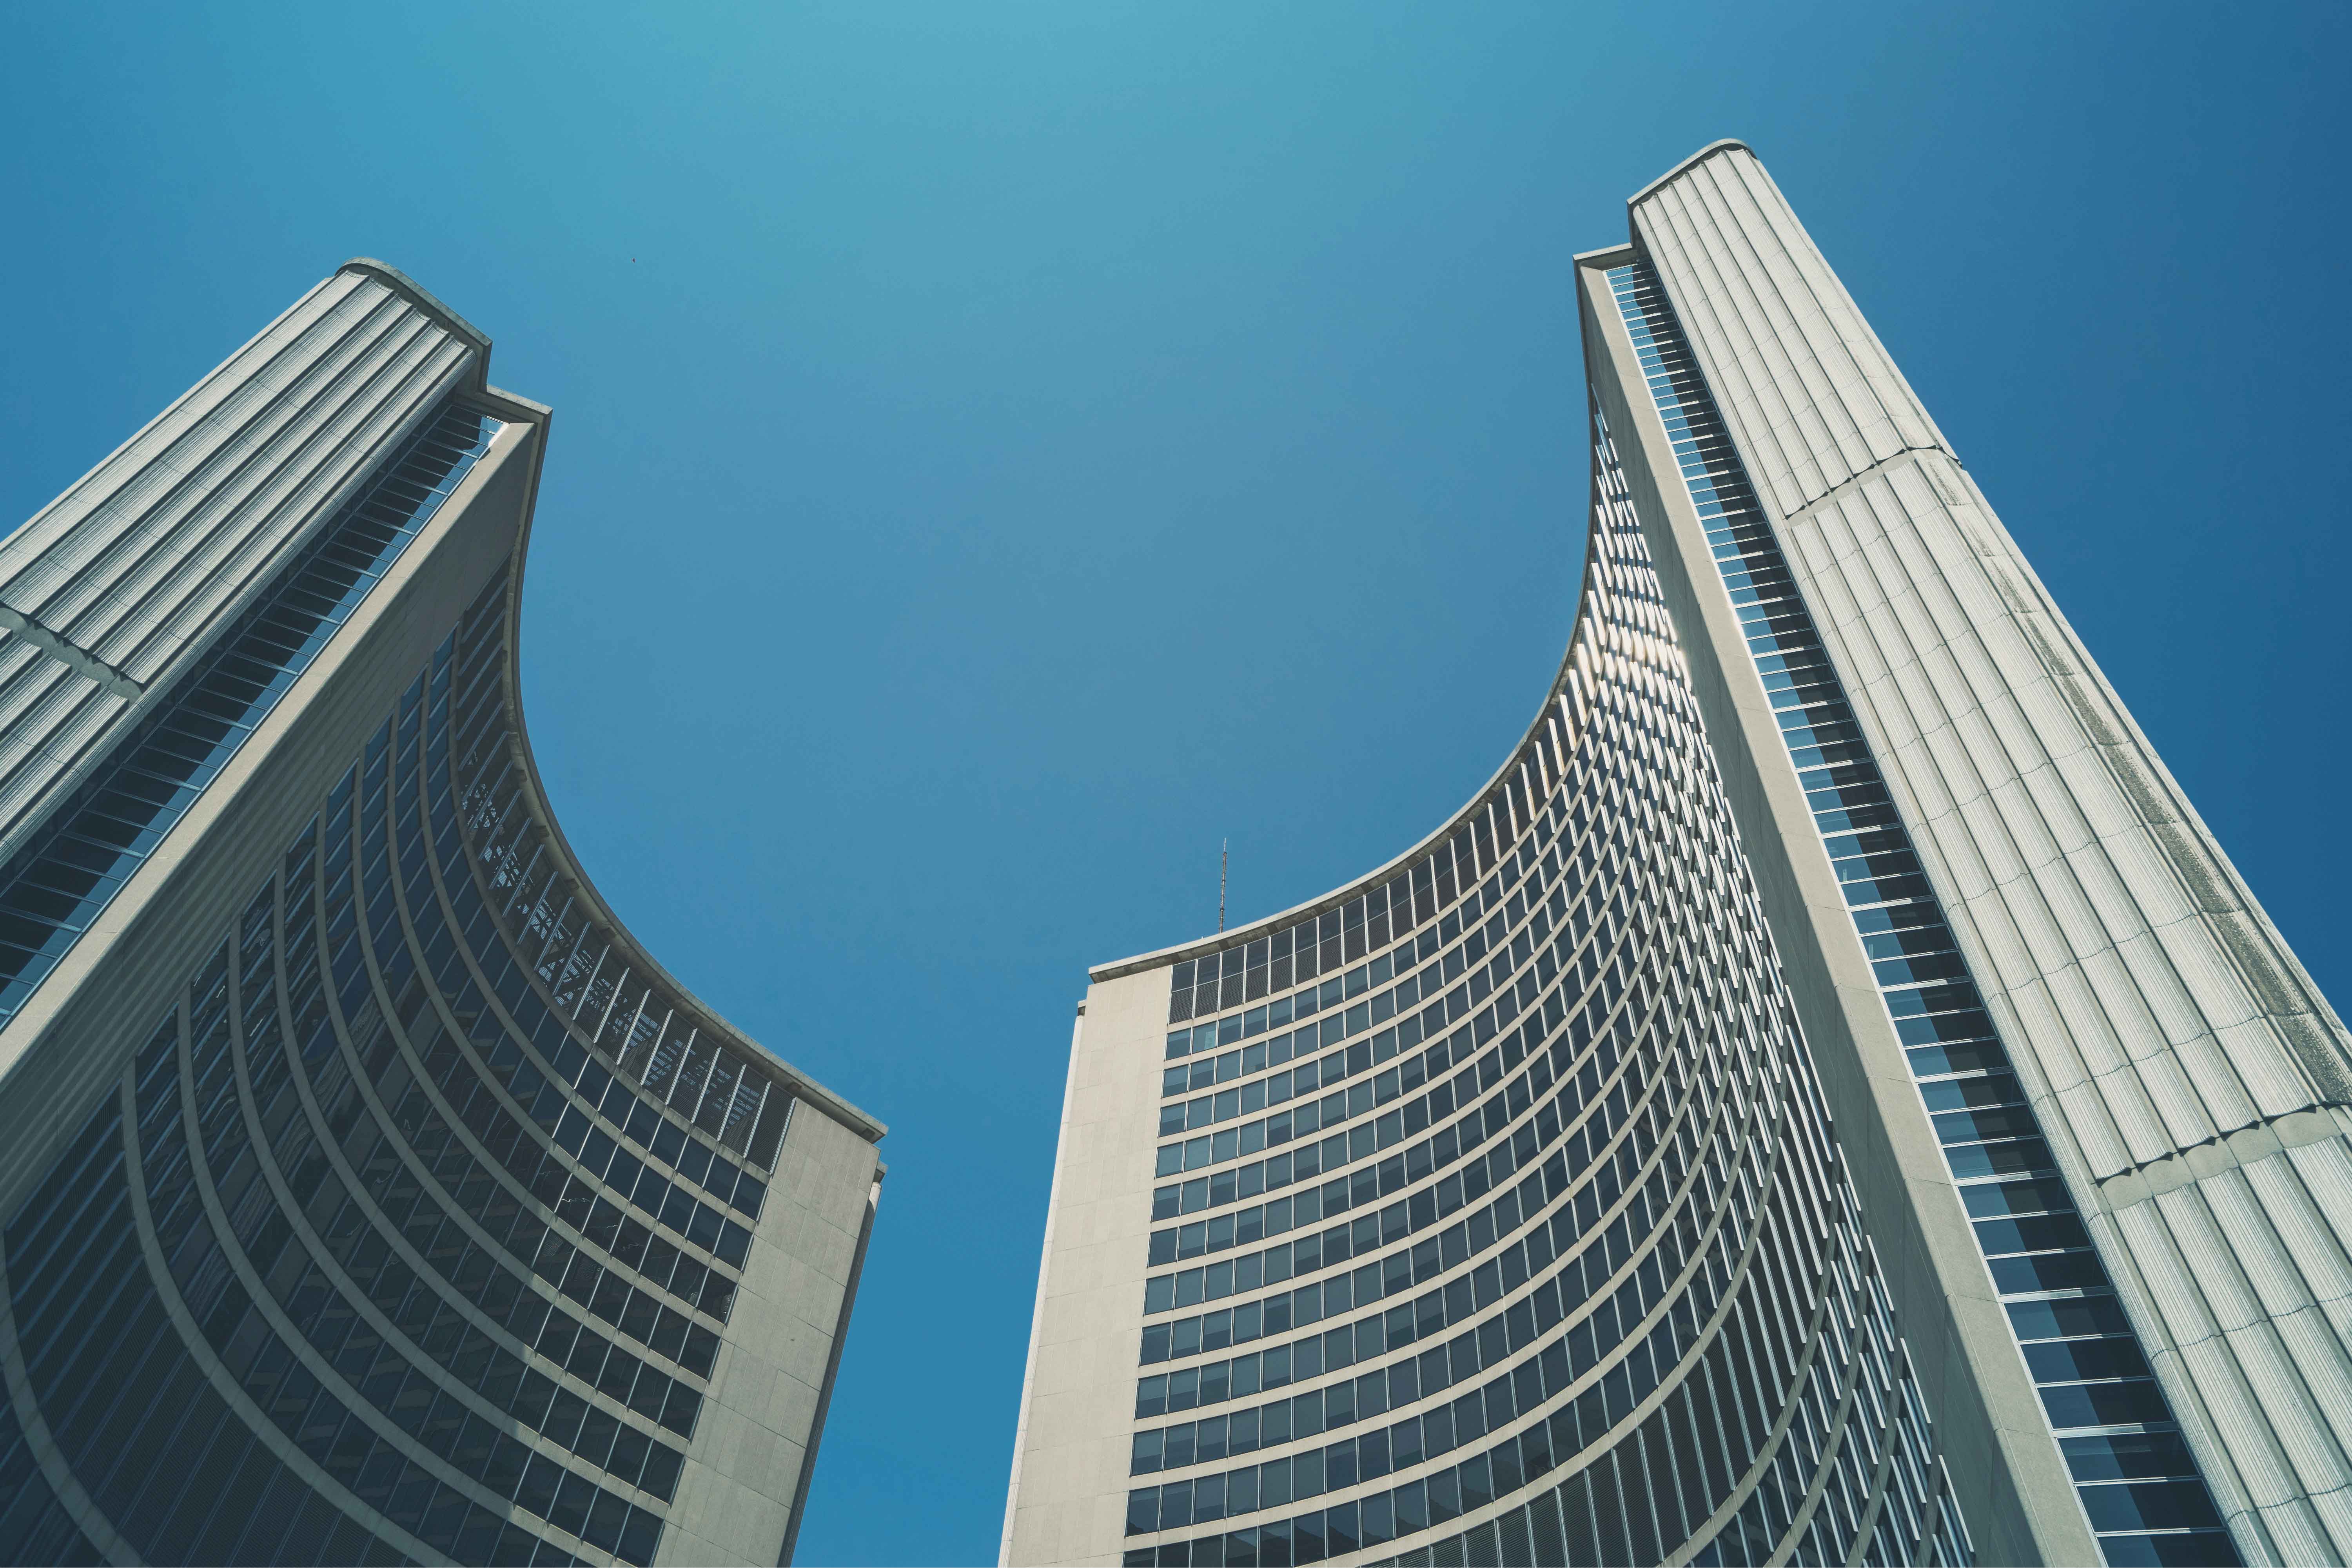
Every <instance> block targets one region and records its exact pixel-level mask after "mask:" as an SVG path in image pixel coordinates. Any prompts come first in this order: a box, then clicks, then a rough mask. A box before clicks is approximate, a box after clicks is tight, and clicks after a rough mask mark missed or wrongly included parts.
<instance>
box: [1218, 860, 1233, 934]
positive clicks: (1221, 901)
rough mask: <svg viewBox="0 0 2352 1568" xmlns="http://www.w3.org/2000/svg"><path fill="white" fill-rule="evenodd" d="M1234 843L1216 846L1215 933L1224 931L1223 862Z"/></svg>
mask: <svg viewBox="0 0 2352 1568" xmlns="http://www.w3.org/2000/svg"><path fill="white" fill-rule="evenodd" d="M1233 847H1234V841H1233V840H1231V839H1226V840H1224V841H1222V842H1220V843H1219V844H1218V845H1217V932H1218V934H1219V935H1220V936H1222V935H1223V933H1224V929H1225V862H1226V859H1227V858H1228V857H1229V856H1230V855H1231V853H1232V852H1233Z"/></svg>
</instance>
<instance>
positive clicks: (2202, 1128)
mask: <svg viewBox="0 0 2352 1568" xmlns="http://www.w3.org/2000/svg"><path fill="white" fill-rule="evenodd" d="M1633 226H1634V232H1635V235H1636V237H1637V241H1638V243H1639V244H1640V245H1641V246H1643V248H1644V249H1645V250H1646V251H1647V253H1648V254H1649V256H1650V258H1651V260H1652V261H1653V263H1654V266H1655V267H1656V268H1657V270H1658V273H1659V275H1660V277H1661V278H1662V279H1663V280H1664V284H1665V286H1666V288H1667V291H1668V293H1669V294H1670V296H1671V297H1672V298H1673V302H1674V305H1675V310H1676V313H1677V314H1678V315H1679V317H1680V319H1681V320H1682V322H1683V325H1684V327H1685V330H1686V331H1687V332H1688V333H1689V335H1690V338H1691V340H1692V344H1693V347H1694V349H1695V350H1696V353H1697V355H1698V357H1699V359H1700V361H1701V362H1702V365H1703V367H1704V369H1705V371H1706V376H1707V379H1708V382H1709V383H1710V386H1711V388H1712V390H1713V392H1714V393H1715V396H1716V398H1717V402H1718V404H1719V405H1720V407H1721V409H1722V411H1723V413H1724V415H1725V417H1726V419H1727V422H1728V423H1729V424H1730V426H1731V428H1732V433H1733V435H1734V436H1735V438H1736V440H1737V441H1738V445H1739V448H1740V451H1741V455H1742V456H1743V457H1744V459H1745V460H1746V463H1747V465H1748V472H1749V474H1750V476H1751V477H1752V478H1753V479H1754V480H1755V482H1756V483H1757V484H1758V486H1759V487H1760V488H1761V490H1762V492H1763V497H1764V499H1765V500H1766V502H1767V504H1768V505H1769V506H1770V507H1772V508H1773V509H1774V511H1775V513H1776V521H1777V523H1778V527H1779V530H1780V538H1781V541H1782V545H1783V548H1784V549H1785V550H1786V552H1787V554H1788V556H1789V558H1790V565H1791V566H1792V568H1793V569H1794V570H1795V571H1796V572H1797V575H1798V577H1799V580H1800V582H1801V587H1802V590H1803V591H1804V595H1805V598H1806V601H1807V603H1808V605H1809V606H1810V608H1811V611H1812V613H1813V615H1814V617H1815V619H1816V620H1817V621H1818V622H1819V623H1820V626H1821V630H1822V635H1823V637H1824V638H1825V639H1826V641H1827V642H1828V644H1829V647H1830V652H1831V653H1832V657H1833V658H1834V659H1835V660H1836V662H1837V664H1838V668H1839V672H1840V674H1841V675H1842V677H1843V680H1844V683H1845V686H1846V690H1847V693H1848V695H1849V696H1850V698H1851V699H1852V701H1853V706H1854V708H1855V711H1856V714H1857V716H1858V717H1859V718H1860V720H1861V723H1862V725H1863V727H1864V730H1865V731H1866V733H1867V734H1868V736H1869V739H1870V742H1871V745H1872V747H1873V748H1874V751H1875V752H1876V754H1877V757H1878V760H1879V763H1880V765H1881V767H1882V768H1884V769H1885V774H1886V777H1887V781H1888V784H1889V786H1890V787H1891V788H1892V789H1893V790H1894V792H1895V797H1896V799H1897V800H1898V801H1899V802H1900V804H1901V806H1902V808H1903V810H1904V814H1905V818H1906V823H1907V824H1908V826H1909V828H1910V831H1911V833H1912V836H1913V838H1914V840H1915V841H1916V846H1917V848H1918V851H1919V853H1920V855H1921V858H1922V859H1923V860H1924V861H1925V862H1927V869H1928V872H1929V874H1930V875H1931V877H1932V878H1933V879H1934V881H1935V883H1936V887H1937V893H1938V894H1939V895H1940V896H1941V897H1942V899H1943V901H1944V904H1945V908H1946V911H1947V913H1948V916H1949V918H1950V920H1951V923H1952V925H1953V926H1954V928H1955V930H1956V932H1957V933H1958V938H1959V942H1960V945H1961V946H1962V947H1963V949H1964V950H1965V952H1966V955H1967V957H1968V960H1969V965H1970V967H1971V968H1972V969H1973V970H1974V973H1975V975H1976V977H1977V979H1978V982H1979V987H1980V988H1982V989H1983V991H1984V992H1985V998H1986V1002H1987V1004H1988V1006H1989V1007H1990V1009H1991V1011H1992V1013H1993V1015H1994V1017H1995V1019H1996V1020H1997V1021H1998V1022H1999V1024H2000V1028H2001V1030H2002V1032H2003V1034H2004V1035H2005V1036H2006V1038H2007V1040H2008V1043H2009V1046H2010V1050H2011V1055H2012V1056H2013V1057H2014V1058H2015V1059H2016V1061H2017V1064H2018V1066H2019V1069H2020V1071H2021V1074H2022V1075H2023V1076H2024V1077H2025V1078H2026V1079H2027V1081H2028V1086H2029V1088H2030V1090H2031V1092H2032V1095H2033V1099H2034V1104H2035V1109H2036V1110H2037V1112H2038V1113H2040V1115H2041V1118H2042V1125H2043V1127H2044V1129H2045V1131H2046V1132H2047V1133H2048V1134H2049V1135H2050V1137H2051V1139H2052V1141H2053V1145H2055V1147H2056V1149H2057V1154H2058V1157H2059V1159H2060V1161H2061V1163H2062V1165H2063V1166H2064V1167H2065V1169H2066V1171H2067V1174H2068V1176H2069V1178H2070V1180H2071V1181H2072V1182H2073V1184H2074V1186H2075V1187H2076V1189H2077V1195H2078V1197H2081V1198H2082V1199H2083V1200H2084V1208H2085V1209H2086V1210H2089V1211H2091V1212H2090V1214H2089V1218H2091V1220H2092V1224H2093V1228H2094V1229H2095V1232H2096V1233H2097V1235H2098V1239H2099V1242H2100V1246H2101V1249H2102V1251H2103V1252H2104V1253H2105V1256H2106V1259H2107V1262H2108V1266H2109V1268H2110V1270H2111V1271H2112V1272H2113V1273H2114V1274H2115V1276H2116V1281H2117V1283H2118V1286H2119V1288H2120V1289H2121V1290H2122V1291H2124V1293H2125V1295H2126V1301H2127V1303H2128V1305H2129V1306H2130V1308H2131V1310H2132V1313H2133V1316H2134V1318H2135V1319H2136V1320H2137V1322H2138V1323H2139V1326H2140V1328H2141V1332H2142V1333H2143V1335H2144V1336H2145V1337H2146V1338H2147V1341H2148V1343H2149V1347H2150V1349H2151V1350H2152V1351H2153V1352H2155V1360H2156V1362H2157V1364H2158V1372H2159V1374H2160V1375H2161V1376H2162V1377H2163V1380H2164V1384H2165V1387H2166V1390H2167V1392H2168V1395H2169V1396H2171V1399H2172V1402H2173V1405H2174V1407H2175V1409H2176V1411H2177V1412H2178V1414H2179V1416H2180V1418H2181V1420H2182V1422H2183V1424H2184V1426H2185V1427H2187V1428H2188V1429H2189V1434H2190V1437H2191V1439H2192V1441H2193V1442H2194V1443H2195V1445H2196V1448H2197V1450H2198V1455H2199V1458H2200V1461H2201V1462H2202V1463H2203V1465H2204V1466H2205V1467H2206V1473H2207V1477H2208V1479H2209V1480H2210V1482H2211V1484H2212V1486H2213V1488H2214V1491H2215V1494H2216V1499H2217V1500H2218V1501H2219V1502H2220V1503H2221V1506H2222V1508H2223V1510H2224V1511H2225V1513H2228V1514H2229V1515H2230V1516H2231V1525H2232V1528H2233V1529H2234V1530H2236V1531H2237V1532H2238V1534H2239V1538H2240V1542H2241V1545H2242V1549H2243V1550H2244V1551H2245V1552H2246V1554H2247V1556H2248V1558H2249V1560H2250V1561H2263V1560H2270V1561H2280V1562H2291V1563H2307V1562H2321V1561H2330V1562H2342V1561H2346V1560H2347V1558H2352V1495H2347V1482H2352V1462H2347V1449H2352V1353H2347V1333H2352V1257H2347V1251H2346V1248H2345V1243H2344V1241H2343V1239H2342V1238H2343V1237H2344V1236H2345V1234H2346V1233H2347V1230H2352V1142H2347V1128H2352V1118H2347V1115H2346V1114H2345V1113H2344V1111H2343V1109H2342V1107H2344V1106H2345V1105H2346V1103H2347V1101H2352V1039H2347V1035H2346V1032H2345V1030H2344V1026H2343V1024H2342V1022H2341V1020H2339V1019H2337V1018H2336V1015H2335V1013H2334V1012H2333V1011H2332V1010H2331V1009H2329V1008H2328V1007H2327V1005H2326V1001H2325V1000H2324V999H2323V998H2321V997H2320V996H2319V994H2318V991H2317V989H2316V988H2315V987H2314V986H2313V985H2312V983H2311V980H2310V977H2308V976H2307V975H2306V974H2305V972H2304V970H2303V968H2302V966H2301V965H2300V964H2298V963H2297V962H2296V961H2295V959H2294V955H2293V954H2292V953H2291V952H2290V951H2289V950H2288V949H2287V947H2286V946H2285V944H2284V941H2283V940H2282V939H2281V938H2280V937H2279V936H2278V934H2277V932H2276V931H2275V929H2273V926H2272V925H2271V924H2270V922H2269V920H2268V919H2267V918H2266V917H2265V916H2264V915H2263V913H2262V910H2261V907H2260V905H2259V904H2256V903H2255V901H2254V899H2253V897H2252V894H2251V893H2249V892H2248V891H2247V889H2246V887H2245V885H2244V883H2243V882H2242V880H2241V879H2240V878H2239V877H2238V875H2237V873H2236V872H2235V871H2234V869H2233V868H2231V865H2230V863H2229V862H2228V859H2227V858H2226V857H2225V856H2224V855H2223V854H2222V853H2221V849H2220V847H2219V846H2218V845H2217V844H2216V843H2215V842H2214V841H2213V840H2212V837H2211V835H2210V833H2208V832H2207V831H2206V830H2205V828H2204V825H2203V823H2202V822H2200V821H2199V820H2198V818H2197V816H2196V814H2195V812H2194V811H2193V810H2191V809H2190V807H2189V804H2188V802H2187V800H2185V799H2184V798H2183V797H2182V795H2181V793H2180V791H2179V787H2178V786H2177V785H2176V784H2175V783H2174V782H2173V780H2172V779H2171V777H2170V775H2169V774H2168V773H2167V772H2166V771H2165V769H2164V767H2163V764H2162V763H2161V762H2160V761H2159V760H2158V758H2157V757H2156V755H2155V753H2154V751H2153V749H2152V748H2150V747H2149V746H2148V744H2147V739H2146V737H2144V736H2142V735H2141V734H2140V732H2139V729H2138V727H2137V726H2136V725H2134V724H2133V723H2132V720H2131V717H2130V716H2129V714H2128V713H2126V711H2125V709H2124V707H2123V705H2122V703H2121V702H2120V701H2119V700H2118V699H2117V698H2116V695H2115V693H2114V692H2113V690H2112V688H2110V687H2109V686H2108V685H2107V683H2106V681H2105V678H2104V677H2103V676H2102V675H2101V674H2099V671H2098V669H2097V667H2096V666H2095V664H2093V663H2092V661H2091V659H2090V656H2089V654H2088V653H2085V652H2084V649H2083V646H2082V644H2081V643H2080V641H2079V640H2078V639H2077V638H2076V637H2075V636H2074V632H2073V630H2072V628H2070V627H2069V626H2068V625H2067V623H2066V622H2065V619H2064V617H2063V616H2062V615H2061V614H2060V613H2059V612H2058V611H2057V609H2056V607H2055V606H2054V605H2053V603H2052V602H2051V601H2050V599H2049V596H2048V594H2047V593H2046V592H2045V591H2044V590H2043V589H2042V585H2041V583H2040V581H2039V580H2037V579H2036V578H2035V577H2034V576H2033V573H2032V569H2031V568H2030V567H2028V566H2027V565H2026V563H2025V560H2024V559H2023V557H2022V556H2021V554H2020V553H2019V551H2018V549H2017V547H2016V545H2015V543H2014V541H2012V540H2011V538H2010V537H2009V534H2008V532H2007V530H2005V529H2004V528H2002V527H2001V525H2000V520H1999V519H1998V518H1997V517H1995V516H1994V515H1993V512H1992V510H1991V508H1990V507H1989V506H1988V505H1987V504H1986V503H1985V500H1984V498H1983V497H1982V495H1981V494H1980V493H1979V491H1978V490H1977V488H1976V486H1975V485H1974V483H1973V481H1971V480H1970V479H1969V476H1968V474H1967V473H1966V471H1965V470H1964V469H1962V468H1961V467H1960V465H1959V464H1958V459H1957V458H1956V457H1955V456H1954V455H1953V454H1952V453H1951V451H1950V449H1949V447H1948V445H1947V444H1946V443H1945V442H1944V439H1943V437H1942V434H1941V433H1940V432H1939V431H1937V428H1936V426H1935V423H1934V422H1933V421H1932V420H1930V419H1929V418H1928V416H1927V413H1926V411H1925V409H1924V408H1922V407H1921V405H1920V403H1919V401H1918V399H1917V398H1916V396H1915V395H1914V394H1913V392H1912V391H1911V389H1910V386H1909V385H1908V383H1907V382H1905V380H1904V379H1903V376H1902V373H1901V372H1900V371H1897V370H1896V369H1895V364H1894V361H1892V360H1891V359H1890V358H1889V357H1888V356H1887V354H1886V352H1885V349H1884V347H1883V346H1882V345H1881V344H1880V343H1879V342H1878V340H1877V338H1876V337H1875V335H1874V334H1873V333H1872V332H1871V330H1870V329H1869V327H1868V326H1867V325H1866V324H1865V323H1864V320H1863V319H1862V317H1861V314H1860V312H1859V311H1857V310H1856V309H1855V308H1854V306H1853V301H1852V299H1851V298H1849V297H1848V296H1847V295H1846V292H1845V290H1844V288H1843V286H1842V285H1841V284H1840V283H1839V282H1838V280H1837V277H1836V276H1835V274H1833V273H1832V271H1831V270H1830V268H1829V266H1828V264H1827V262H1826V261H1824V260H1823V259H1822V256H1821V253H1820V252H1819V251H1818V250H1817V249H1816V248H1815V247H1814V246H1813V245H1812V242H1811V238H1810V237H1809V236H1808V235H1806V234H1805V232H1804V230H1803V228H1802V226H1801V225H1800V224H1799V223H1798V221H1797V219H1796V216H1795V214H1793V213H1792V212H1791V211H1790V208H1789V205H1788V204H1787V203H1786V202H1785V201H1784V200H1783V199H1782V197H1781V196H1780V192H1779V190H1778V189H1777V188H1776V187H1775V186H1774V185H1773V183H1772V182H1771V179H1770V176H1769V175H1768V174H1767V173H1766V172H1764V169H1763V166H1762V165H1761V164H1760V163H1759V162H1758V161H1757V160H1756V158H1755V157H1754V156H1753V154H1751V153H1750V152H1748V150H1747V149H1745V148H1744V147H1740V146H1738V144H1736V143H1732V144H1723V145H1719V146H1718V147H1716V148H1713V149H1710V150H1709V151H1708V152H1706V153H1705V154H1703V155H1702V156H1701V157H1699V158H1698V159H1696V160H1695V161H1693V162H1691V163H1690V164H1688V165H1686V166H1685V167H1684V168H1683V169H1681V170H1678V171H1677V172H1675V174H1674V175H1673V176H1671V177H1669V178H1668V179H1666V180H1665V181H1663V182H1661V183H1659V184H1658V185H1656V186H1654V187H1652V189H1651V190H1649V191H1648V192H1645V193H1643V195H1642V196H1641V197H1640V198H1638V199H1637V201H1636V204H1635V206H1634V209H1633Z"/></svg>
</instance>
